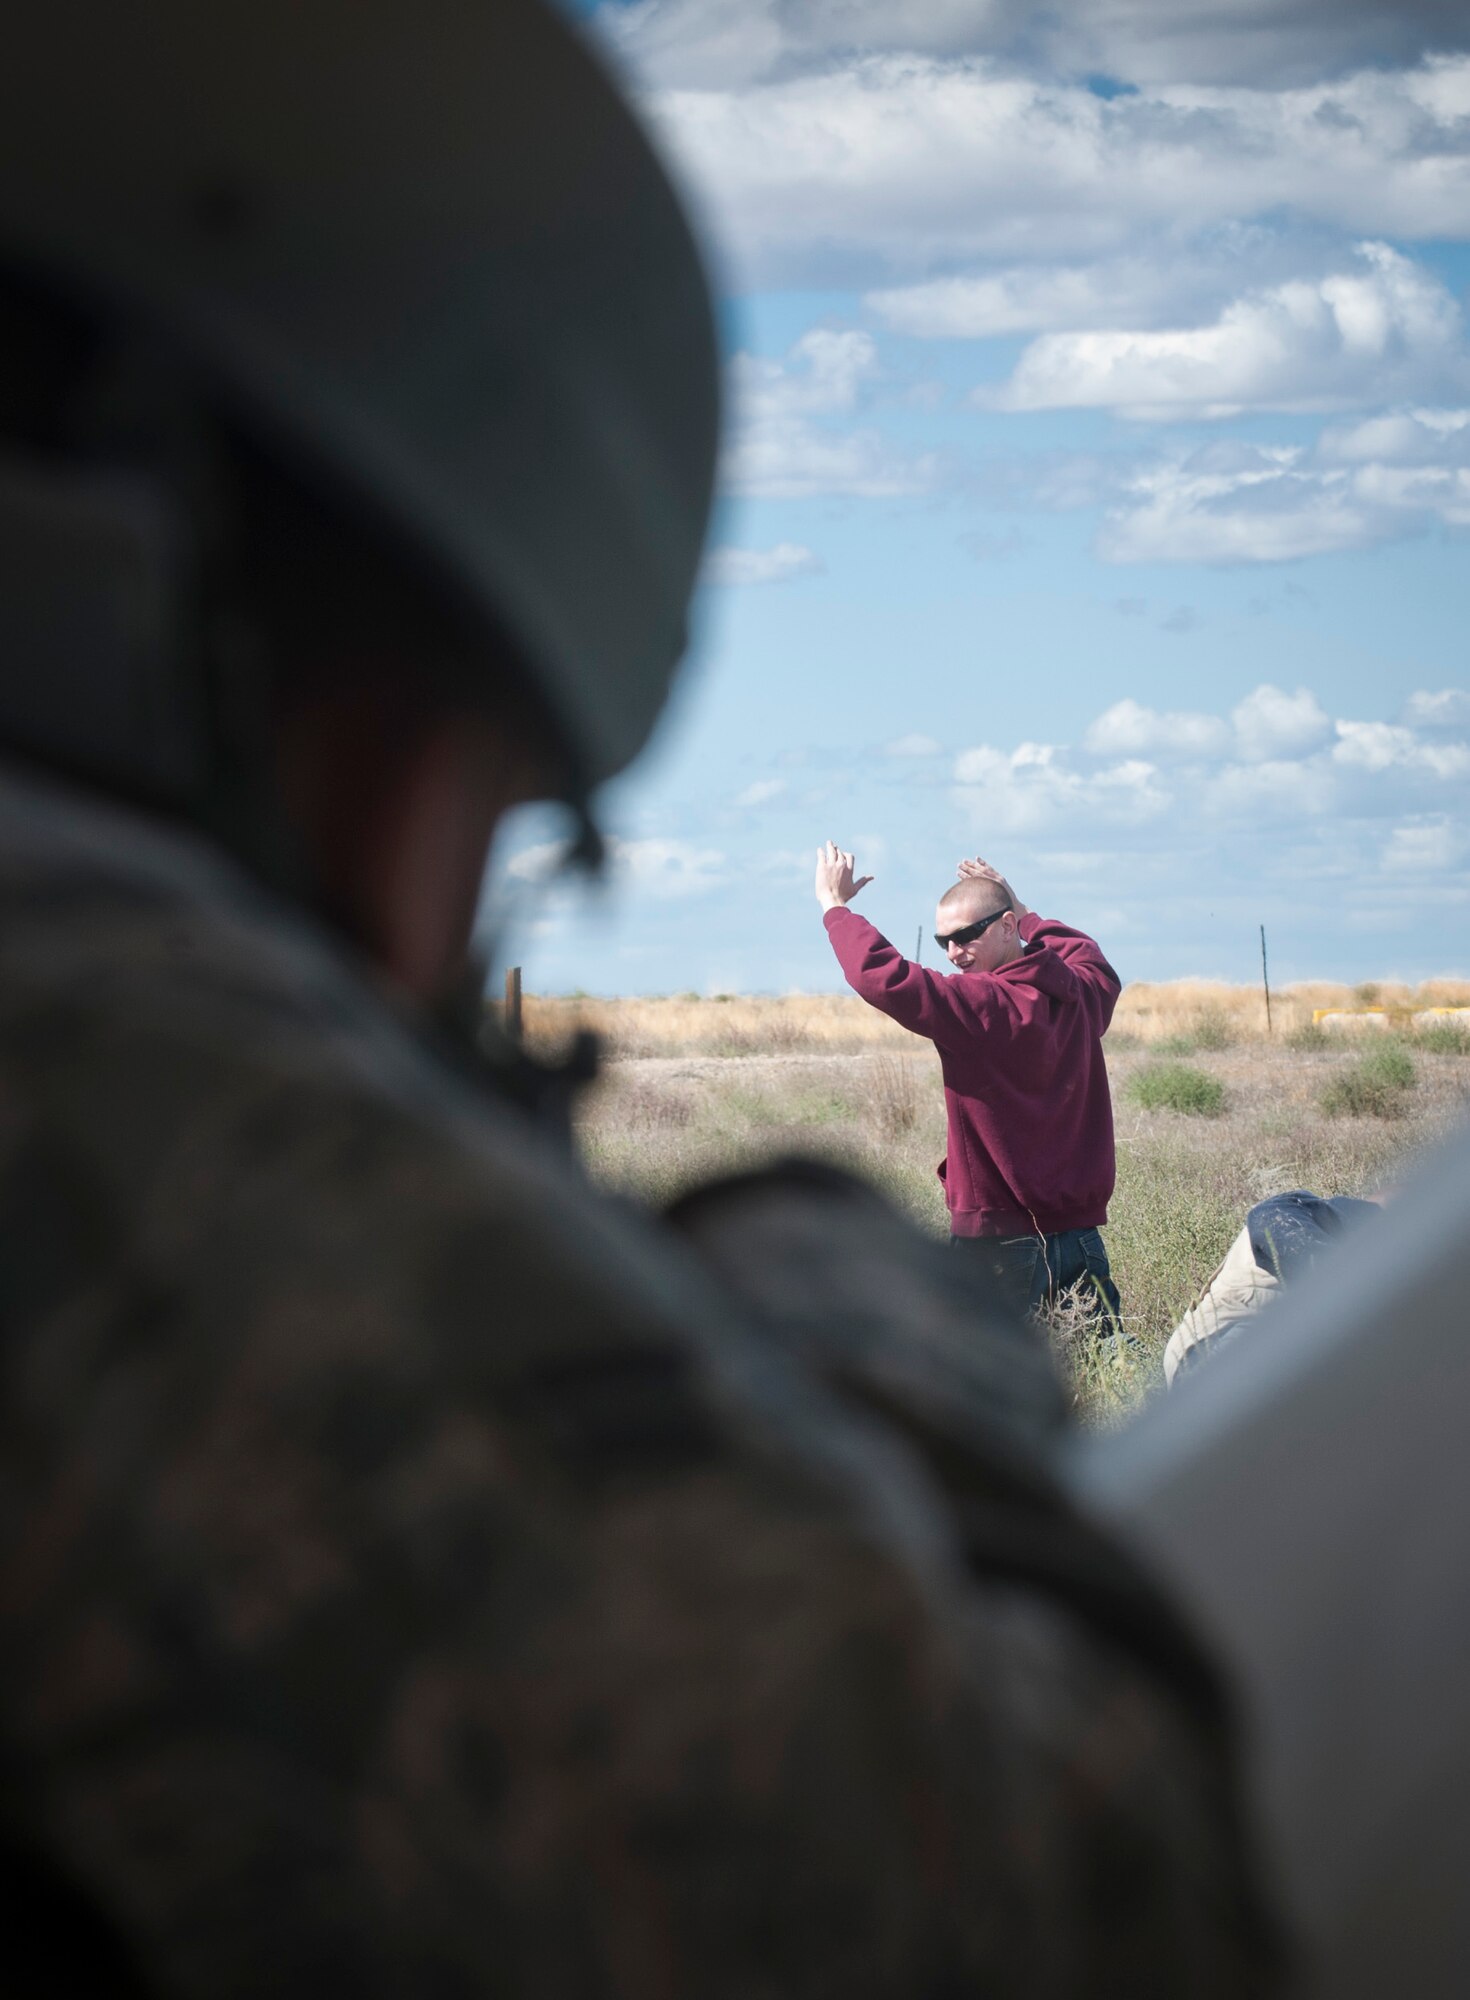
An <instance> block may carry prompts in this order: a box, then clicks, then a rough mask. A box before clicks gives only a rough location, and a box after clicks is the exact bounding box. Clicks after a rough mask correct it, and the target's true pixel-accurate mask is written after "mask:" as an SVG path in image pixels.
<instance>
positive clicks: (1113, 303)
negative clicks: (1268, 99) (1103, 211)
mask: <svg viewBox="0 0 1470 2000" xmlns="http://www.w3.org/2000/svg"><path fill="white" fill-rule="evenodd" d="M1342 255H1343V252H1342V250H1341V247H1340V246H1334V247H1333V249H1332V252H1331V255H1330V256H1329V255H1328V246H1327V245H1326V244H1325V243H1324V244H1318V243H1316V242H1315V241H1313V240H1312V239H1306V240H1304V239H1303V236H1302V234H1301V232H1299V231H1289V230H1287V229H1285V228H1283V227H1280V226H1277V227H1274V228H1267V227H1265V226H1263V225H1262V224H1260V223H1247V222H1240V221H1231V222H1228V223H1225V224H1222V225H1219V226H1216V227H1212V228H1209V229H1206V230H1204V231H1201V232H1198V233H1195V232H1191V233H1190V234H1189V236H1187V237H1185V238H1184V239H1183V240H1181V235H1180V232H1179V231H1177V230H1172V229H1171V230H1166V231H1164V232H1162V233H1161V234H1159V235H1157V236H1156V237H1150V236H1148V235H1147V233H1146V232H1144V233H1142V234H1141V235H1140V238H1139V240H1138V241H1137V242H1136V243H1135V244H1133V246H1132V247H1130V248H1129V249H1126V250H1122V251H1119V250H1117V249H1112V250H1110V251H1109V252H1108V253H1107V254H1105V255H1103V256H1101V257H1098V258H1096V259H1094V260H1093V261H1091V262H1074V263H1066V264H1058V263H1054V262H1046V261H1043V262H1040V263H1038V262H1034V261H1026V262H1018V263H1012V264H1005V265H1002V266H1001V267H1000V268H999V269H989V270H984V271H980V272H968V273H967V272H958V273H956V272H950V273H947V274H946V275H945V276H943V277H939V278H930V279H926V280H923V281H921V282H920V283H918V284H907V285H892V286H883V287H879V288H878V289H876V290H872V291H869V292H868V294H867V296H866V298H865V299H864V304H865V306H866V307H867V309H868V310H869V311H870V312H871V313H873V314H874V315H875V316H876V317H877V318H878V319H879V320H880V321H881V322H882V324H883V325H884V326H886V327H888V328H890V329H891V330H892V331H893V332H895V333H901V334H907V335H910V336H912V337H914V338H918V339H925V340H986V339H992V338H994V337H996V336H998V335H1013V334H1021V333H1057V332H1064V331H1088V332H1091V331H1094V330H1095V329H1097V328H1098V327H1110V328H1132V327H1139V328H1142V327H1151V328H1168V327H1178V326H1181V325H1188V326H1194V325H1201V324H1204V323H1205V322H1206V321H1208V320H1209V319H1211V318H1214V317H1218V316H1219V315H1220V314H1221V313H1222V312H1223V311H1224V310H1225V309H1226V307H1227V306H1229V305H1230V304H1231V302H1232V301H1233V300H1235V299H1238V298H1240V297H1241V296H1243V295H1244V293H1245V292H1246V291H1247V289H1249V290H1250V291H1253V292H1261V291H1266V290H1269V289H1270V288H1271V287H1272V286H1273V285H1277V284H1282V283H1285V282H1286V281H1287V280H1288V279H1298V280H1300V279H1313V280H1315V279H1318V278H1325V277H1328V276H1330V275H1331V272H1332V270H1333V267H1334V263H1335V262H1340V261H1341V258H1342Z"/></svg>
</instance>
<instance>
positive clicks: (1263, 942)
mask: <svg viewBox="0 0 1470 2000" xmlns="http://www.w3.org/2000/svg"><path fill="white" fill-rule="evenodd" d="M1261 984H1262V986H1264V987H1265V989H1266V1033H1267V1034H1268V1035H1269V1034H1270V1033H1271V981H1270V979H1269V977H1268V976H1267V973H1266V926H1265V925H1264V924H1262V925H1261Z"/></svg>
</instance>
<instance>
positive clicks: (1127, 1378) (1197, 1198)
mask: <svg viewBox="0 0 1470 2000" xmlns="http://www.w3.org/2000/svg"><path fill="white" fill-rule="evenodd" d="M1221 990H1222V989H1219V988H1200V987H1198V986H1197V985H1191V987H1190V988H1188V989H1187V991H1186V992H1184V993H1181V992H1180V990H1179V989H1177V988H1174V989H1164V991H1165V993H1166V994H1169V993H1173V994H1175V995H1177V996H1178V998H1179V999H1180V1001H1181V1003H1182V1004H1181V1005H1180V1007H1179V1008H1178V1009H1177V1011H1176V1012H1175V1014H1174V1016H1173V1017H1172V1018H1171V1017H1170V1016H1169V1015H1168V1013H1167V1012H1164V1013H1162V1014H1159V1013H1156V1014H1155V1016H1154V1018H1155V1019H1162V1020H1163V1022H1164V1023H1165V1025H1166V1028H1167V1030H1169V1031H1171V1032H1173V1033H1174V1034H1178V1033H1181V1032H1182V1029H1181V1027H1180V1025H1179V1024H1180V1021H1181V1020H1184V1021H1188V1020H1190V1019H1192V1018H1193V1015H1194V1013H1197V1012H1198V1011H1199V1009H1200V1006H1201V1002H1200V999H1199V995H1200V992H1201V991H1203V992H1204V993H1205V994H1206V995H1207V996H1208V1000H1207V1004H1209V1003H1213V1002H1215V1001H1216V1000H1217V998H1218V995H1219V993H1220V991H1221ZM1223 990H1225V991H1228V989H1223ZM1322 990H1323V989H1320V988H1319V989H1318V991H1322ZM1153 991H1154V992H1155V993H1157V992H1158V991H1159V989H1157V988H1155V989H1153ZM1326 991H1327V992H1328V994H1329V996H1330V997H1331V998H1334V999H1335V998H1340V997H1341V995H1340V991H1339V990H1337V989H1326ZM1415 997H1418V996H1415ZM625 1004H630V1005H636V1006H637V1008H638V1012H639V1016H640V1027H641V1028H642V1031H643V1032H644V1033H645V1034H646V1033H647V1026H646V1024H647V1021H648V1019H649V1014H648V1008H649V1006H650V1005H652V1004H655V1003H625ZM673 1004H682V1005H683V1006H684V1008H685V1015H684V1022H683V1027H682V1032H683V1035H684V1037H685V1040H684V1042H683V1044H682V1046H678V1045H676V1046H675V1047H673V1048H671V1047H670V1042H671V1040H672V1039H673V1038H672V1037H668V1038H667V1039H665V1040H664V1041H663V1042H662V1044H661V1046H656V1047H655V1051H654V1054H653V1056H652V1057H647V1056H645V1057H643V1058H641V1059H640V1058H638V1057H627V1058H626V1059H625V1060H622V1061H617V1062H613V1063H611V1064H609V1065H608V1068H607V1070H606V1071H605V1073H604V1077H603V1080H602V1082H601V1083H600V1084H598V1085H597V1086H596V1087H595V1088H594V1090H593V1091H592V1092H591V1093H589V1096H588V1097H587V1099H586V1100H585V1101H584V1103H583V1105H582V1107H581V1112H580V1116H579V1121H578V1123H579V1132H580V1137H581V1142H582V1147H583V1151H584V1154H585V1157H586V1159H587V1162H588V1165H589V1167H590V1169H591V1171H592V1173H593V1175H594V1176H595V1177H596V1178H597V1179H598V1180H600V1181H601V1182H603V1183H604V1184H605V1185H607V1186H609V1187H611V1188H614V1189H616V1190H617V1191H619V1192H620V1193H622V1194H623V1195H625V1196H630V1197H632V1198H633V1199H635V1200H642V1201H647V1202H651V1203H653V1204H659V1203H662V1202H665V1201H668V1200H670V1199H671V1198H673V1197H674V1196H676V1195H678V1194H679V1193H681V1192H682V1191H683V1190H685V1189H686V1188H688V1187H689V1186H691V1185H692V1184H694V1183H696V1182H698V1181H700V1180H703V1179H705V1178H707V1177H710V1176H713V1175H719V1174H724V1173H729V1172H731V1171H733V1170H736V1169H738V1168H740V1167H742V1166H750V1165H754V1164H756V1163H758V1162H760V1161H762V1160H766V1159H770V1158H771V1157H773V1156H775V1155H778V1154H785V1153H805V1154H816V1155H818V1156H820V1157H823V1158H826V1159H829V1160H832V1161H833V1162H835V1163H836V1164H838V1165H841V1166H844V1167H846V1168H848V1169H850V1170H852V1171H854V1172H856V1173H859V1174H861V1175H863V1176H864V1177H865V1178H866V1179H868V1180H870V1181H872V1182H873V1183H875V1184H876V1185H877V1186H878V1187H879V1188H881V1189H882V1190H883V1191H884V1192H885V1193H886V1194H887V1195H888V1196H889V1197H890V1199H892V1200H893V1201H894V1202H895V1203H896V1204H897V1205H898V1206H899V1207H900V1208H902V1209H903V1210H904V1211H905V1212H906V1213H907V1214H908V1215H909V1216H911V1217H912V1218H913V1220H914V1221H915V1222H917V1223H918V1225H919V1226H920V1227H921V1228H922V1229H924V1230H926V1231H929V1232H931V1233H933V1234H934V1235H943V1234H944V1233H945V1230H946V1227H947V1219H946V1216H945V1211H944V1205H943V1199H942V1195H941V1192H940V1187H939V1183H938V1181H937V1179H936V1178H935V1171H934V1169H935V1164H936V1162H937V1161H938V1160H939V1158H940V1157H941V1155H942V1153H943V1151H944V1145H945V1121H944V1106H943V1098H942V1093H941V1090H940V1076H939V1066H938V1062H937V1060H936V1058H935V1055H934V1052H933V1050H932V1048H930V1047H929V1046H928V1045H927V1044H925V1043H923V1042H920V1041H918V1040H916V1039H915V1038H914V1037H913V1036H902V1037H901V1039H900V1040H899V1042H898V1043H897V1045H896V1047H889V1046H886V1045H885V1046H876V1047H875V1046H873V1045H871V1044H869V1045H868V1046H866V1047H861V1046H860V1047H858V1048H856V1049H852V1048H848V1049H844V1048H843V1047H842V1045H841V1035H840V1030H839V1029H837V1028H835V1027H834V1028H833V1029H832V1031H831V1039H830V1041H829V1044H828V1046H827V1048H826V1049H824V1050H817V1051H808V1052H806V1053H805V1054H803V1053H801V1052H800V1051H799V1050H798V1051H793V1050H792V1049H790V1048H789V1047H779V1046H778V1047H774V1048H773V1047H772V1046H771V1044H770V1042H769V1041H767V1042H765V1043H764V1044H763V1045H762V1047H761V1049H760V1051H759V1053H756V1054H751V1053H750V1052H749V1051H742V1052H740V1053H739V1054H737V1055H735V1056H734V1057H731V1058H727V1059H722V1057H721V1056H720V1055H719V1054H711V1053H709V1052H708V1045H707V1044H706V1045H705V1047H704V1048H703V1049H701V1048H700V1047H699V1046H698V1045H697V1044H696V1046H695V1047H694V1048H693V1049H691V1048H690V1047H689V1045H688V1037H689V1035H690V1028H689V1021H690V1017H691V1015H692V1016H693V1019H694V1020H695V1021H696V1022H698V1021H699V1019H700V1016H699V1014H698V1012H697V1010H698V1009H699V1008H701V1007H703V1008H707V1009H708V1011H709V1012H710V1013H711V1014H715V1013H721V1014H722V1013H723V1008H722V1006H721V1004H720V1003H714V1002H694V1003H673ZM728 1004H731V1005H736V1004H740V1005H742V1006H743V1008H744V1009H745V1010H746V1012H745V1014H744V1018H743V1020H742V1016H741V1015H739V1014H737V1015H736V1016H735V1017H734V1019H735V1021H736V1022H737V1023H739V1024H740V1025H741V1027H742V1031H743V1032H744V1033H746V1034H750V1033H751V1032H752V1028H753V1026H755V1025H758V1024H759V1022H760V1020H761V1019H762V1017H763V1015H765V1014H766V1013H767V1011H768V1010H769V1009H770V1008H772V1006H773V1005H776V1004H777V1003H772V1002H769V1001H750V1002H745V1003H728ZM785 1004H786V1008H787V1012H786V1015H785V1018H786V1019H787V1021H788V1022H790V1021H791V1019H792V1018H793V1013H794V1010H795V1008H796V1006H797V1005H798V1004H799V1003H785ZM808 1004H810V1003H808ZM829 1004H831V1003H829ZM1317 1004H1318V1005H1323V1004H1326V1003H1325V1002H1324V1001H1321V1000H1319V1001H1318V1002H1317ZM1440 1004H1445V1003H1443V1002H1441V1003H1440ZM1192 1010H1193V1011H1192ZM795 1018H796V1019H797V1021H800V1015H799V1014H796V1015H795ZM843 1018H844V1014H843V1010H842V1008H841V1003H836V1014H835V1019H836V1022H837V1023H841V1022H842V1021H843ZM653 1019H654V1020H655V1021H657V1020H659V1016H658V1015H657V1014H655V1015H654V1016H653ZM830 1019H831V1017H830V1016H829V1020H830ZM606 1020H607V1017H606V1016H604V1021H605V1022H606ZM610 1025H611V1028H612V1031H613V1035H614V1037H615V1038H616V1037H617V1036H618V1035H619V1032H620V1030H619V1023H618V1021H617V1018H616V1015H613V1017H612V1020H611V1023H610ZM894 1032H895V1033H897V1032H898V1031H894ZM649 1039H650V1040H651V1039H652V1037H650V1038H649ZM1155 1039H1158V1037H1156V1038H1155ZM834 1044H835V1046H834ZM645 1046H646V1044H645ZM1387 1049H1388V1045H1385V1053H1386V1052H1387ZM1363 1053H1364V1050H1363V1044H1362V1043H1361V1042H1359V1041H1357V1040H1356V1039H1354V1038H1341V1037H1330V1036H1323V1037H1320V1038H1318V1040H1317V1041H1316V1042H1314V1043H1313V1044H1312V1046H1310V1047H1306V1046H1298V1047H1292V1046H1289V1045H1288V1044H1287V1043H1286V1042H1285V1041H1284V1040H1283V1039H1282V1038H1281V1037H1280V1036H1279V1035H1278V1036H1277V1037H1276V1038H1275V1039H1274V1040H1273V1041H1272V1042H1271V1043H1269V1044H1268V1043H1267V1042H1266V1041H1265V1039H1264V1037H1263V1036H1261V1035H1257V1036H1254V1037H1247V1035H1246V1034H1245V1033H1242V1034H1241V1036H1240V1037H1239V1038H1238V1039H1237V1040H1235V1041H1234V1042H1232V1043H1230V1044H1228V1045H1227V1046H1226V1047H1224V1048H1222V1049H1204V1050H1202V1051H1200V1052H1199V1053H1197V1054H1196V1055H1195V1056H1194V1057H1193V1058H1192V1061H1193V1062H1194V1063H1195V1064H1197V1065H1198V1066H1199V1067H1200V1068H1201V1069H1202V1070H1203V1071H1205V1072H1207V1073H1208V1074H1209V1075H1210V1076H1211V1077H1213V1078H1215V1079H1216V1080H1218V1082H1219V1083H1220V1084H1221V1085H1222V1086H1223V1089H1224V1093H1225V1103H1224V1108H1223V1110H1222V1112H1221V1114H1220V1115H1219V1116H1216V1117H1210V1118H1198V1117H1189V1116H1184V1115H1182V1114H1181V1113H1180V1112H1179V1111H1177V1110H1173V1109H1168V1108H1162V1107H1160V1108H1149V1107H1147V1106H1144V1105H1140V1104H1138V1103H1137V1102H1136V1101H1135V1099H1134V1094H1133V1092H1132V1090H1131V1089H1130V1084H1131V1083H1132V1081H1133V1079H1134V1078H1135V1077H1136V1076H1137V1075H1138V1074H1139V1073H1140V1071H1142V1070H1145V1069H1147V1068H1148V1067H1149V1066H1150V1065H1151V1064H1152V1063H1154V1061H1155V1060H1156V1053H1155V1051H1154V1049H1153V1048H1152V1047H1150V1046H1143V1045H1139V1046H1135V1047H1131V1048H1130V1047H1127V1046H1122V1047H1119V1048H1117V1049H1115V1050H1110V1052H1109V1057H1108V1069H1109V1073H1110V1076H1111V1079H1112V1084H1113V1093H1114V1105H1115V1116H1116V1123H1117V1135H1118V1185H1117V1192H1116V1195H1115V1197H1114V1200H1113V1202H1112V1205H1111V1215H1110V1222H1109V1226H1108V1228H1107V1229H1106V1231H1105V1232H1104V1234H1105V1240H1106V1242H1107V1244H1108V1252H1109V1256H1110V1258H1111V1260H1112V1265H1113V1271H1114V1275H1115V1277H1116V1278H1117V1281H1118V1285H1119V1289H1120V1291H1121V1293H1122V1298H1123V1311H1124V1316H1125V1323H1126V1326H1127V1330H1128V1332H1129V1333H1130V1334H1132V1335H1133V1336H1134V1340H1133V1341H1132V1342H1131V1343H1130V1344H1128V1345H1126V1346H1125V1347H1123V1348H1119V1349H1114V1350H1109V1351H1107V1352H1102V1351H1099V1350H1098V1349H1096V1347H1095V1346H1094V1345H1093V1344H1092V1343H1091V1342H1090V1340H1089V1339H1088V1338H1087V1337H1086V1331H1085V1328H1082V1327H1081V1326H1080V1323H1079V1325H1077V1326H1073V1325H1071V1324H1070V1323H1069V1322H1067V1320H1066V1315H1065V1314H1063V1315H1061V1317H1060V1318H1059V1319H1058V1320H1057V1323H1056V1324H1055V1325H1053V1326H1052V1328H1051V1333H1052V1337H1053V1339H1054V1341H1056V1343H1057V1345H1058V1348H1059V1351H1062V1352H1063V1353H1064V1355H1065V1358H1066V1359H1067V1361H1068V1363H1069V1365H1070V1366H1071V1367H1072V1369H1073V1373H1074V1379H1075V1383H1076V1393H1077V1400H1078V1404H1079V1407H1080V1409H1081V1410H1082V1412H1083V1414H1084V1415H1085V1416H1086V1418H1087V1419H1088V1420H1089V1421H1092V1422H1108V1421H1111V1420H1112V1419H1114V1418H1115V1417H1117V1416H1118V1415H1120V1414H1122V1413H1123V1412H1125V1411H1127V1410H1128V1409H1130V1408H1132V1407H1133V1406H1135V1405H1136V1404H1137V1403H1138V1401H1139V1400H1140V1399H1141V1398H1142V1397H1144V1396H1145V1395H1147V1394H1149V1393H1151V1392H1152V1391H1154V1390H1156V1389H1157V1388H1158V1387H1159V1386H1160V1382H1161V1376H1160V1369H1159V1357H1160V1354H1161V1351H1162V1348H1163V1344H1164V1342H1165V1340H1166V1339H1167V1337H1168V1334H1169V1332H1170V1330H1171V1328H1172V1327H1173V1326H1174V1324H1175V1322H1176V1321H1177V1319H1178V1318H1179V1316H1180V1314H1181V1313H1182V1312H1183V1311H1184V1310H1185V1308H1186V1307H1187V1306H1188V1305H1189V1304H1190V1302H1191V1301H1192V1299H1193V1298H1194V1297H1195V1296H1196V1294H1197V1293H1198V1291H1199V1290H1200V1288H1201V1287H1202V1286H1203V1285H1204V1283H1205V1282H1206V1280H1207V1279H1208V1278H1209V1276H1210V1273H1211V1272H1212V1271H1213V1269H1214V1267H1215V1265H1216V1264H1217V1263H1218V1261H1219V1259H1220V1258H1221V1257H1222V1256H1223V1254H1224V1252H1225V1249H1226V1247H1227V1246H1228V1244H1229V1242H1230V1240H1231V1238H1232V1237H1233V1236H1234V1235H1235V1233H1236V1231H1237V1230H1238V1229H1239V1228H1240V1226H1241V1222H1242V1221H1243V1219H1244V1217H1245V1214H1246V1211H1247V1210H1248V1209H1249V1208H1250V1206H1251V1204H1252V1203H1253V1202H1256V1201H1259V1200H1261V1199H1262V1198H1263V1197H1264V1196H1266V1195H1268V1194H1274V1193H1278V1192H1280V1191H1281V1190H1283V1189H1286V1188H1293V1187H1307V1188H1313V1189H1315V1190H1316V1191H1317V1192H1318V1193H1319V1194H1324V1195H1336V1194H1359V1195H1360V1194H1366V1193H1369V1192H1371V1191H1372V1190H1373V1189H1374V1188H1375V1187H1378V1186H1381V1185H1383V1184H1384V1183H1385V1182H1388V1181H1392V1180H1394V1179H1396V1178H1398V1177H1399V1176H1400V1175H1401V1173H1402V1171H1403V1169H1404V1167H1405V1164H1406V1162H1407V1160H1408V1158H1409V1156H1411V1155H1412V1154H1413V1153H1415V1152H1417V1151H1419V1150H1420V1149H1421V1148H1423V1147H1425V1146H1428V1145H1432V1144H1434V1143H1435V1142H1436V1141H1438V1140H1439V1139H1440V1138H1442V1137H1443V1136H1444V1135H1445V1134H1446V1133H1447V1132H1448V1131H1449V1130H1450V1129H1451V1128H1452V1127H1454V1126H1455V1125H1456V1124H1457V1123H1458V1122H1459V1121H1460V1120H1461V1119H1463V1117H1464V1116H1465V1114H1466V1112H1467V1110H1470V1048H1461V1047H1460V1046H1459V1045H1458V1044H1456V1045H1455V1047H1454V1048H1451V1047H1449V1046H1448V1045H1447V1046H1446V1047H1445V1048H1444V1049H1443V1050H1440V1049H1437V1048H1429V1049H1425V1048H1424V1047H1423V1046H1422V1044H1421V1045H1419V1046H1417V1047H1416V1049H1415V1053H1414V1056H1413V1061H1412V1065H1411V1069H1412V1074H1413V1081H1412V1083H1409V1084H1406V1085H1404V1086H1403V1087H1402V1090H1401V1092H1400V1101H1397V1102H1396V1103H1395V1106H1394V1110H1395V1112H1396V1114H1397V1115H1396V1116H1395V1117H1393V1118H1391V1119H1385V1118H1383V1117H1381V1116H1378V1115H1373V1113H1372V1108H1371V1107H1365V1106H1362V1105H1358V1106H1356V1107H1354V1106H1351V1105H1349V1106H1346V1107H1343V1108H1342V1109H1341V1110H1339V1111H1338V1112H1337V1113H1336V1115H1334V1113H1333V1112H1332V1111H1331V1110H1329V1108H1328V1107H1327V1105H1325V1104H1324V1102H1323V1100H1324V1097H1330V1096H1331V1087H1332V1085H1333V1083H1334V1081H1335V1080H1336V1079H1338V1078H1340V1077H1342V1076H1345V1075H1347V1074H1349V1073H1351V1072H1353V1071H1354V1070H1355V1069H1356V1068H1357V1067H1359V1066H1360V1065H1361V1062H1362V1058H1363Z"/></svg>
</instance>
